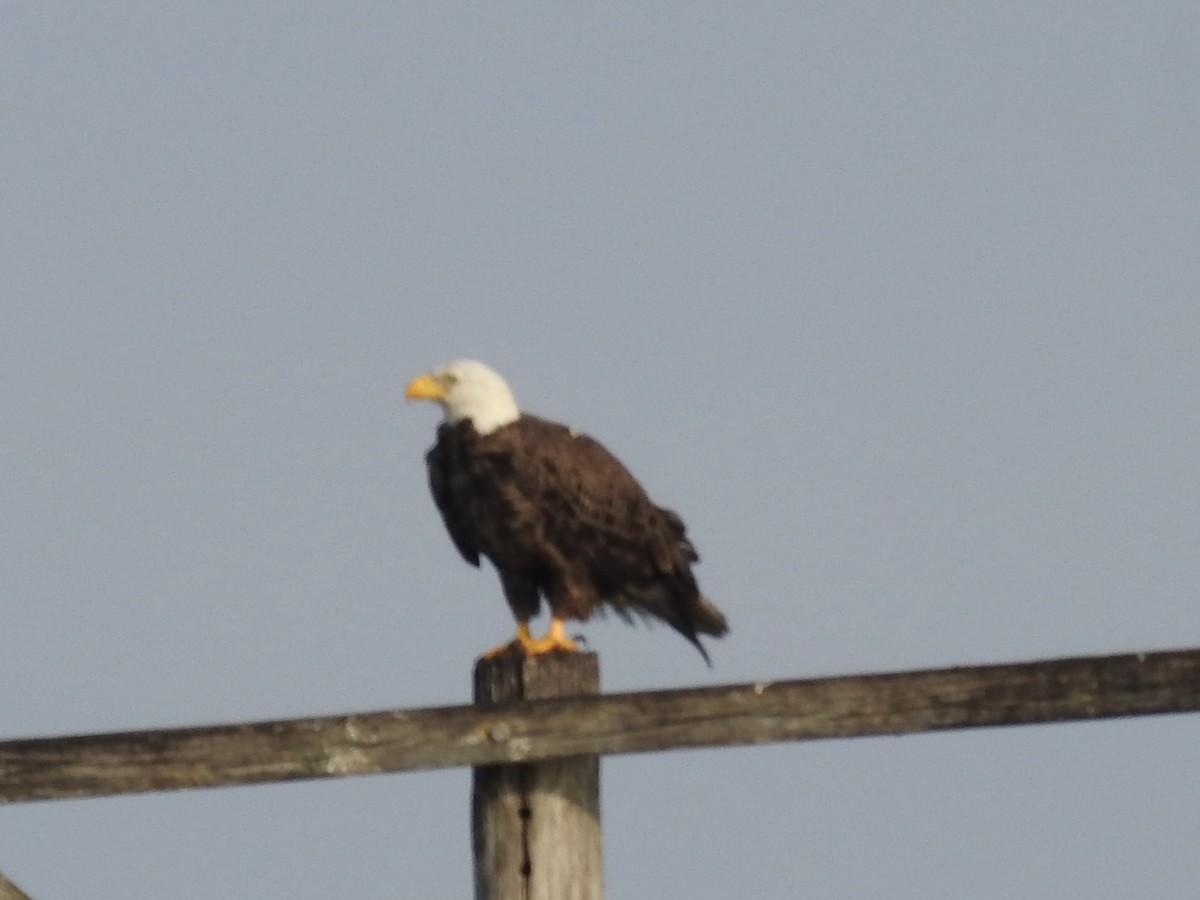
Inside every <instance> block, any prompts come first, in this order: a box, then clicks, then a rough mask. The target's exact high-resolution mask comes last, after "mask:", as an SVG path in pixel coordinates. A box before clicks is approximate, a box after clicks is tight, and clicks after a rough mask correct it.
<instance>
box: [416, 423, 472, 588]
mask: <svg viewBox="0 0 1200 900" xmlns="http://www.w3.org/2000/svg"><path fill="white" fill-rule="evenodd" d="M449 452H450V451H449V449H448V442H447V441H446V440H445V439H444V438H443V435H442V432H441V429H439V430H438V441H437V443H436V444H434V445H433V447H432V448H431V449H430V451H429V452H428V453H427V454H425V467H426V468H427V469H428V471H429V490H430V492H431V493H432V494H433V502H434V503H435V504H437V508H438V512H440V513H441V514H442V521H443V522H445V523H446V531H448V532H449V533H450V540H452V541H454V546H455V547H457V548H458V552H459V553H461V554H462V557H463V559H465V560H466V561H467V562H469V563H470V564H471V565H473V566H478V565H479V548H478V547H476V546H475V544H474V542H473V541H472V540H471V538H470V536H469V535H468V534H467V531H466V529H464V528H463V525H462V522H461V521H460V520H459V513H458V509H457V507H456V505H455V503H454V497H453V495H452V494H451V491H450V466H449V463H450V460H449Z"/></svg>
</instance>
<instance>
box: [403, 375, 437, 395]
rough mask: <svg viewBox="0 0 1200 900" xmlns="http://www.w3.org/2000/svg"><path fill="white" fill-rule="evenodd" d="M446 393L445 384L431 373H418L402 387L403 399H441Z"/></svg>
mask: <svg viewBox="0 0 1200 900" xmlns="http://www.w3.org/2000/svg"><path fill="white" fill-rule="evenodd" d="M445 395H446V385H445V384H443V383H442V382H441V380H439V379H437V378H435V377H434V376H433V375H432V374H431V373H429V372H426V373H425V374H424V375H418V376H417V377H416V378H414V379H413V380H412V381H410V382H409V383H408V387H406V388H405V389H404V399H405V400H409V401H412V400H441V399H442V397H444V396H445Z"/></svg>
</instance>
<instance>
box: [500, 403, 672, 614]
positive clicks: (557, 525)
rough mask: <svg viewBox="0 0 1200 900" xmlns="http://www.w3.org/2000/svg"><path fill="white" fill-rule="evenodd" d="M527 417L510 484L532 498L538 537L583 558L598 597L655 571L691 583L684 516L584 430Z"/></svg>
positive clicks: (643, 579)
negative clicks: (654, 496)
mask: <svg viewBox="0 0 1200 900" xmlns="http://www.w3.org/2000/svg"><path fill="white" fill-rule="evenodd" d="M525 418H526V420H528V421H529V422H530V426H529V435H528V440H526V441H525V443H524V446H523V447H522V451H523V452H522V453H520V454H519V455H514V456H515V458H518V459H519V460H520V461H521V462H520V465H519V468H518V470H516V471H514V472H513V477H514V482H515V483H514V487H515V488H516V489H517V490H518V491H519V492H520V494H521V495H522V496H523V498H525V499H526V500H527V501H528V502H530V503H532V504H534V505H536V507H537V508H538V509H539V511H540V515H541V518H542V521H543V522H544V528H545V537H546V538H547V539H549V540H550V541H552V542H553V543H554V544H555V546H556V548H557V549H558V550H559V552H561V553H562V554H563V556H565V557H566V558H567V559H569V560H572V561H574V562H576V563H579V564H581V565H583V566H584V567H585V568H586V569H587V570H588V573H589V575H590V577H591V578H592V580H593V582H594V583H595V585H596V587H597V588H598V589H599V592H600V594H601V596H602V599H604V600H608V601H610V602H611V601H612V600H614V599H616V598H617V596H618V595H621V594H623V593H624V592H625V591H626V590H627V589H628V588H631V587H635V586H637V585H641V584H644V583H645V582H647V581H650V580H654V579H657V578H662V577H667V578H682V579H683V580H684V581H685V582H689V583H691V587H692V589H693V590H694V582H692V577H691V572H690V567H689V563H690V562H691V561H692V560H693V559H694V551H693V550H692V547H691V544H690V543H689V542H688V541H687V538H686V537H685V535H684V530H683V523H682V522H681V521H680V520H679V517H678V516H676V515H675V514H674V513H672V512H670V511H669V510H663V509H660V508H659V507H657V506H655V505H654V503H653V502H652V501H651V500H650V498H649V497H648V496H647V495H646V492H645V491H644V490H643V489H642V487H641V485H640V484H638V482H637V480H636V479H635V478H634V477H633V476H632V475H631V474H630V473H629V470H627V469H626V468H625V466H623V465H622V464H621V462H620V461H619V460H617V458H616V457H614V456H613V455H612V454H611V453H609V452H608V450H606V449H605V448H604V447H603V446H602V445H601V444H600V443H598V442H597V441H595V440H593V439H592V438H590V437H588V436H587V435H585V434H581V433H579V432H576V431H573V430H571V429H569V428H567V427H565V426H563V425H559V424H558V423H556V422H549V421H546V420H543V419H537V418H536V417H533V416H528V415H526V417H525Z"/></svg>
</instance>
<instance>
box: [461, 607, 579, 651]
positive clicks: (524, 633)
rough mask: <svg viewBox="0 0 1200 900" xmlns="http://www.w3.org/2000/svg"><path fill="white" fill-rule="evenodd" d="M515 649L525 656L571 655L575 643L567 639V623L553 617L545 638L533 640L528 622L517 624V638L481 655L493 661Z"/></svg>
mask: <svg viewBox="0 0 1200 900" xmlns="http://www.w3.org/2000/svg"><path fill="white" fill-rule="evenodd" d="M513 648H516V649H517V650H518V651H519V652H521V653H523V654H525V655H526V656H541V655H542V654H543V653H573V652H575V649H576V647H575V642H574V641H573V640H571V639H570V638H569V637H567V623H566V622H565V621H563V620H562V619H560V618H559V617H558V616H555V617H554V618H552V619H551V620H550V630H549V631H548V632H546V636H545V637H541V638H535V637H534V636H533V635H532V634H530V633H529V623H528V622H518V623H517V636H516V637H515V638H513V639H512V640H511V641H509V642H508V643H507V644H501V645H500V646H499V647H496V648H495V649H493V650H489V651H488V652H487V653H485V654H483V658H484V659H495V658H496V657H497V656H503V655H504V654H505V653H507V652H508V651H510V650H512V649H513Z"/></svg>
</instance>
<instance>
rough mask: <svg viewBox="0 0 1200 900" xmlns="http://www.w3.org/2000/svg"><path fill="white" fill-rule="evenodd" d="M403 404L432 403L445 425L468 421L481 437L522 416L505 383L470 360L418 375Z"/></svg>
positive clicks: (405, 393)
mask: <svg viewBox="0 0 1200 900" xmlns="http://www.w3.org/2000/svg"><path fill="white" fill-rule="evenodd" d="M404 398H405V399H406V400H432V401H434V402H435V403H437V404H438V405H439V406H441V408H442V411H443V412H444V413H445V414H446V421H447V422H461V421H462V420H463V419H470V420H471V423H472V424H473V425H474V426H475V430H476V431H478V432H479V433H480V434H490V433H491V432H493V431H495V430H496V429H497V428H500V427H502V426H504V425H508V424H509V423H510V422H515V421H516V420H517V419H518V418H519V417H520V415H521V411H520V410H519V409H518V408H517V401H516V400H515V399H513V395H512V391H511V390H509V388H508V385H507V384H506V383H505V381H504V379H503V378H501V377H500V375H499V374H497V373H496V372H495V371H493V370H492V369H490V368H488V367H487V366H485V365H484V364H483V363H481V362H476V361H475V360H473V359H459V360H455V361H454V362H452V363H446V364H445V365H444V366H438V367H437V368H436V369H434V370H432V371H430V372H426V373H425V374H424V375H418V376H417V377H416V378H414V379H413V380H412V381H410V382H409V383H408V387H407V388H405V390H404Z"/></svg>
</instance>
